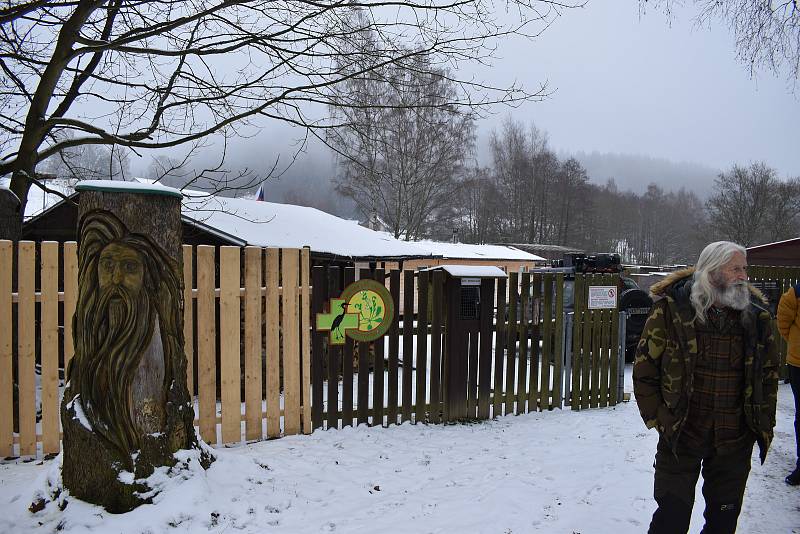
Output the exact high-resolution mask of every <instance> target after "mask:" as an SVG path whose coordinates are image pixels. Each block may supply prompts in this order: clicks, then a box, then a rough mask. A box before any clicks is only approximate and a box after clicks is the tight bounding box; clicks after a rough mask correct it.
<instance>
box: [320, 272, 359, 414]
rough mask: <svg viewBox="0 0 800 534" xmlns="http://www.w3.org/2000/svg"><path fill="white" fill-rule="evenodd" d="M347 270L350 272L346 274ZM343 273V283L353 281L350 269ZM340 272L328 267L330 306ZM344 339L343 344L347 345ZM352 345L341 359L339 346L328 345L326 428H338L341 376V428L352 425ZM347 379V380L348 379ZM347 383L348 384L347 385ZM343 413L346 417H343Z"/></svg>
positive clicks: (339, 285)
mask: <svg viewBox="0 0 800 534" xmlns="http://www.w3.org/2000/svg"><path fill="white" fill-rule="evenodd" d="M347 269H349V270H350V271H351V272H350V273H349V274H348V271H347ZM347 269H345V271H344V276H345V282H344V285H345V286H346V285H348V284H349V283H351V282H352V280H354V279H355V274H353V273H352V268H351V267H348V268H347ZM341 276H342V272H341V271H340V270H339V267H328V271H327V278H328V279H327V281H326V284H327V285H326V287H327V288H328V298H327V299H326V302H327V303H328V304H330V300H331V299H333V298H339V295H341V293H342V283H341V280H342V279H341ZM338 311H339V310H335V309H333V308H331V309H329V310H328V313H337V312H338ZM347 341H348V340H347V338H345V343H347ZM352 346H353V345H352V343H350V344H349V347H350V351H351V352H350V355H349V356H347V355H345V357H344V359H343V358H342V347H341V345H333V344H331V343H330V339H329V343H328V377H327V384H328V395H327V399H326V400H327V402H326V406H327V408H326V413H327V416H328V417H327V428H328V429H331V428H339V415H340V413H339V375H340V374H341V376H342V414H341V416H342V426H343V427H344V426H352V425H353V358H352ZM347 359H349V362H350V364H349V370H343V365H344V360H347ZM348 377H349V378H348ZM348 382H349V383H348ZM345 413H346V414H347V415H345Z"/></svg>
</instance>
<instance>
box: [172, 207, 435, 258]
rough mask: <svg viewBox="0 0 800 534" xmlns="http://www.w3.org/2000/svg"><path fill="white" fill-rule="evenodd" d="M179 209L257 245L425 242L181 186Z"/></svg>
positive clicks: (402, 250) (367, 249) (367, 250)
mask: <svg viewBox="0 0 800 534" xmlns="http://www.w3.org/2000/svg"><path fill="white" fill-rule="evenodd" d="M184 194H185V195H186V196H185V198H184V202H183V206H184V209H183V215H184V217H187V218H189V219H192V220H194V221H197V222H199V223H202V224H203V225H204V226H206V227H213V228H216V229H218V230H221V231H223V232H225V233H226V234H230V235H233V236H236V237H239V238H241V239H242V240H243V241H245V242H247V244H248V245H256V246H261V247H292V248H299V247H306V246H307V247H309V248H311V250H313V251H314V252H322V253H328V254H335V255H338V256H347V257H359V258H361V257H376V258H393V257H409V256H412V257H427V256H432V254H431V252H430V250H429V249H428V248H426V247H421V246H418V244H417V243H412V242H406V241H400V240H398V239H395V238H394V237H392V236H390V235H388V234H386V233H384V232H376V231H374V230H370V229H369V228H365V227H363V226H359V224H358V222H356V221H348V220H346V219H342V218H340V217H336V216H334V215H331V214H329V213H325V212H324V211H320V210H318V209H315V208H308V207H304V206H295V205H291V204H277V203H275V202H263V201H256V200H251V199H249V198H230V197H220V196H214V195H201V194H193V193H192V192H187V191H184Z"/></svg>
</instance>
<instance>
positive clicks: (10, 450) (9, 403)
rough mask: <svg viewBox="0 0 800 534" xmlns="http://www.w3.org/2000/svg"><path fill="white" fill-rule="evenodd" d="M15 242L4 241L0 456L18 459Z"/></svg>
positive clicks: (0, 262)
mask: <svg viewBox="0 0 800 534" xmlns="http://www.w3.org/2000/svg"><path fill="white" fill-rule="evenodd" d="M12 247H13V245H12V242H11V241H6V240H2V241H0V324H1V325H5V326H4V327H3V328H0V456H13V455H14V395H13V391H14V386H13V383H12V357H13V350H12V343H13V341H12V339H13V338H12V332H11V325H12V322H11V306H12V304H11V302H12V297H11V291H12V286H11V282H12V276H11V273H12V272H13V269H14V264H13V259H12V258H13V248H12Z"/></svg>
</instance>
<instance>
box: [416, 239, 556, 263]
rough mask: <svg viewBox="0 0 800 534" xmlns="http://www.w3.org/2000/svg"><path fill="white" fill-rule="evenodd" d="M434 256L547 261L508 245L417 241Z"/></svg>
mask: <svg viewBox="0 0 800 534" xmlns="http://www.w3.org/2000/svg"><path fill="white" fill-rule="evenodd" d="M415 243H416V244H418V245H420V246H423V247H425V248H427V249H429V250H430V251H431V253H433V254H434V255H437V256H442V257H443V258H451V259H476V260H519V261H547V260H546V259H545V258H542V257H541V256H537V255H536V254H531V253H530V252H525V251H523V250H520V249H518V248H515V247H511V246H506V245H473V244H470V243H445V242H440V241H415Z"/></svg>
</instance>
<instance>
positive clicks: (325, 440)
mask: <svg viewBox="0 0 800 534" xmlns="http://www.w3.org/2000/svg"><path fill="white" fill-rule="evenodd" d="M628 371H629V369H628ZM628 378H629V376H628ZM626 390H627V391H630V388H629V387H626ZM791 403H792V399H791V392H790V390H789V386H788V385H787V384H781V387H780V398H779V404H780V406H779V412H778V426H777V428H776V439H775V443H774V445H773V448H772V450H771V452H770V455H769V457H768V459H767V463H766V464H765V465H764V466H760V465H758V460H757V458H755V459H754V462H753V471H752V474H751V477H750V482H749V485H748V491H747V495H746V497H745V505H744V510H743V513H742V517H741V519H740V523H739V524H740V528H739V532H740V533H745V534H747V533H752V534H760V533H776V534H777V533H780V534H784V533H795V534H797V533H800V489H798V488H791V487H789V486H786V484H784V482H783V477H784V476H785V474H786V473H787V472H788V470H789V469H790V467H791V465H792V463H793V461H794V441H793V428H792V415H793V413H792V410H793V406H792V404H791ZM656 441H657V436H656V434H655V433H654V432H647V431H645V429H644V426H643V424H642V422H641V420H640V418H639V415H638V412H637V409H636V405H635V403H633V402H631V403H625V404H622V405H619V406H618V407H616V408H614V409H596V410H588V411H585V412H581V413H576V412H571V411H569V410H564V411H555V412H553V413H544V414H541V413H533V414H528V415H521V416H516V417H515V416H509V417H503V418H500V419H498V420H495V421H489V422H486V423H481V424H472V425H450V426H433V425H431V426H425V425H409V424H404V425H401V426H399V427H392V428H387V429H374V428H373V429H370V428H365V427H360V428H357V429H352V428H348V429H345V430H339V431H317V432H316V433H314V434H312V435H310V436H294V437H287V438H282V439H279V440H274V441H269V442H261V443H255V444H251V445H246V446H240V447H234V448H229V449H220V450H219V451H218V454H219V459H218V461H217V462H216V463H215V464H214V466H213V467H212V469H210V470H209V471H208V472H207V474H205V475H204V476H196V477H194V478H193V479H191V480H189V481H184V482H182V483H180V484H178V483H176V482H174V481H170V482H169V484H168V486H167V488H166V490H165V491H164V492H163V493H162V494H161V495H160V497H159V499H158V501H157V503H156V505H155V506H142V507H140V508H139V509H137V510H135V511H134V512H131V513H129V514H125V515H121V516H114V515H110V514H107V513H105V512H104V511H102V510H101V509H99V508H96V507H93V506H89V505H86V504H83V503H80V502H77V501H71V502H70V503H69V505H68V506H67V508H66V510H65V511H64V512H59V511H58V510H57V509H55V507H49V508H47V509H45V510H44V511H42V512H39V513H38V514H36V515H31V514H30V513H28V512H27V511H26V507H27V506H28V504H29V503H30V501H31V496H32V495H33V492H34V490H35V488H38V487H41V485H42V482H41V480H42V479H43V477H44V476H46V474H47V472H48V470H52V465H49V464H53V462H45V464H44V465H41V464H34V463H28V464H16V463H5V464H0V532H2V533H16V532H27V531H31V530H33V529H35V531H37V532H55V531H56V530H57V529H58V528H59V526H60V528H61V532H69V533H78V532H96V533H106V532H114V533H116V532H121V533H132V534H133V533H136V534H138V533H143V534H144V533H148V534H156V533H161V532H165V533H172V532H175V533H178V532H193V533H194V532H213V533H222V532H226V533H232V532H242V533H257V532H258V533H261V532H276V533H306V532H308V533H316V532H344V533H382V532H388V533H479V532H480V533H539V532H541V533H557V534H560V533H566V534H571V533H580V534H595V533H599V534H604V533H609V534H617V533H619V534H626V533H631V534H634V533H636V534H638V533H642V532H645V531H646V529H647V524H648V522H649V520H650V515H651V513H652V511H653V508H654V502H653V500H652V497H651V495H652V462H653V454H654V452H655V445H656ZM37 477H38V478H39V480H38V481H37V480H35V479H36V478H37ZM40 524H41V526H39V525H40ZM701 525H702V497H701V496H700V495H699V491H698V502H697V505H696V506H695V511H694V517H693V521H692V530H691V532H698V531H699V530H700V527H701ZM37 527H38V528H37Z"/></svg>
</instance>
